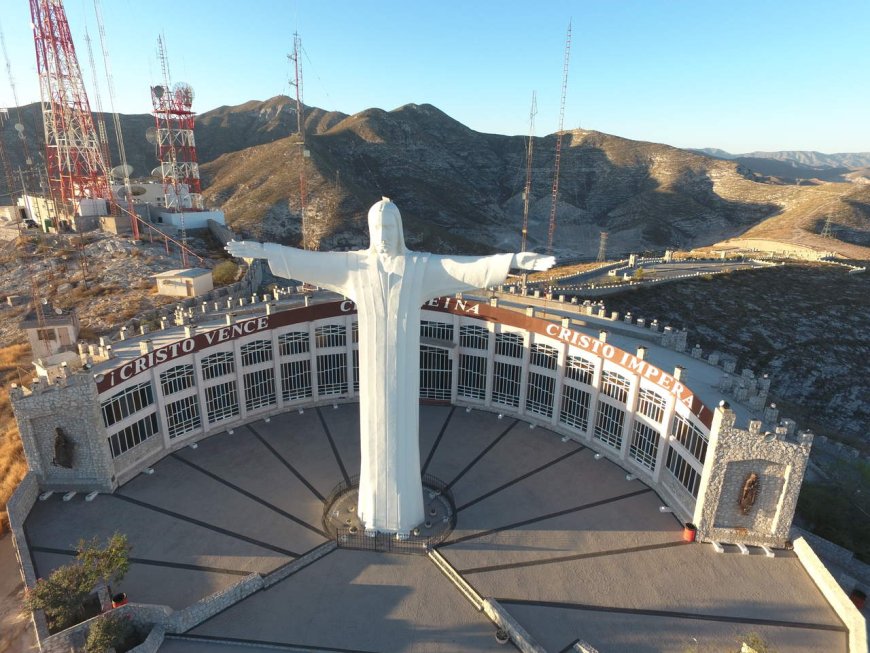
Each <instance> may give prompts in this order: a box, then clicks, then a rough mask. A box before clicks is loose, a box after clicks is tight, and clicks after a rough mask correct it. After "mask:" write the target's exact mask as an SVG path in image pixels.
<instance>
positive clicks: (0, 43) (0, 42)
mask: <svg viewBox="0 0 870 653" xmlns="http://www.w3.org/2000/svg"><path fill="white" fill-rule="evenodd" d="M0 48H2V50H3V59H4V61H5V62H6V76H7V77H8V79H9V87H10V88H11V89H12V101H13V102H14V103H15V119H16V123H15V125H14V126H15V131H16V132H18V138H19V140H20V141H21V149H22V151H23V152H24V164H25V166H26V170H27V178H28V180H30V181H32V173H33V169H32V168H33V158H32V157H31V156H30V147H29V146H28V145H27V136H26V135H25V134H24V123H23V122H22V121H21V105H20V104H19V102H18V90H17V89H16V87H15V77H13V76H12V64H10V63H9V53H8V51H7V50H6V37H5V36H4V35H3V28H2V27H0ZM10 165H11V162H10ZM19 177H20V178H21V194H22V195H26V194H27V186H28V184H27V183H26V182H25V181H24V174H23V173H21V169H20V168H19ZM9 192H10V193H11V192H12V189H11V188H10V189H9ZM13 204H14V202H13Z"/></svg>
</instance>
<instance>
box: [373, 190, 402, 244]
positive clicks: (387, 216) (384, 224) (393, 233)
mask: <svg viewBox="0 0 870 653" xmlns="http://www.w3.org/2000/svg"><path fill="white" fill-rule="evenodd" d="M369 239H370V240H369V249H370V250H372V251H375V252H378V253H381V254H404V253H405V251H406V248H405V233H404V231H403V230H402V215H401V214H400V213H399V207H398V206H396V205H395V204H393V203H392V202H391V201H390V198H389V197H384V198H383V199H382V200H381V201H380V202H377V203H375V204H374V206H372V208H370V209H369Z"/></svg>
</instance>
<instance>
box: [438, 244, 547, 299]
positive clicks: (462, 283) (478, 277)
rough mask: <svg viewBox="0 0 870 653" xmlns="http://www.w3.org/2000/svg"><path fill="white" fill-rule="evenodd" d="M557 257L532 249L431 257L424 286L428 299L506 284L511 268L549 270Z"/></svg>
mask: <svg viewBox="0 0 870 653" xmlns="http://www.w3.org/2000/svg"><path fill="white" fill-rule="evenodd" d="M553 263H555V259H554V258H553V257H552V256H543V255H541V254H535V253H533V252H520V253H519V254H495V255H493V256H435V255H432V256H430V263H429V266H427V269H426V279H425V284H424V287H425V289H426V295H427V299H431V298H433V297H439V296H441V295H448V294H451V293H455V292H462V291H465V290H474V289H476V288H488V287H490V286H497V285H499V284H501V283H504V280H505V279H507V275H508V271H509V270H510V269H511V268H520V269H523V270H547V269H549V268H550V267H551V266H552V265H553Z"/></svg>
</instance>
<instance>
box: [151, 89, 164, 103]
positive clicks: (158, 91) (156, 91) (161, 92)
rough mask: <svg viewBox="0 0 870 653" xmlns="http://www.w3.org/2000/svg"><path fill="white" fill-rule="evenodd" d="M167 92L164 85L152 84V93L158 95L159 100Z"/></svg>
mask: <svg viewBox="0 0 870 653" xmlns="http://www.w3.org/2000/svg"><path fill="white" fill-rule="evenodd" d="M165 92H166V89H165V88H163V87H162V86H152V87H151V94H152V95H153V96H154V97H156V98H157V99H158V100H159V99H160V98H162V97H163V94H164V93H165Z"/></svg>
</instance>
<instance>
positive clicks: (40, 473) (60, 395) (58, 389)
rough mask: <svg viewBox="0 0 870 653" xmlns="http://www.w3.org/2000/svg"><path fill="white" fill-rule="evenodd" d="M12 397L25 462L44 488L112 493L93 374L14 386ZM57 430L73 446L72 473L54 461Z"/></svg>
mask: <svg viewBox="0 0 870 653" xmlns="http://www.w3.org/2000/svg"><path fill="white" fill-rule="evenodd" d="M9 396H10V398H11V400H12V408H13V411H14V413H15V419H16V421H17V423H18V432H19V433H20V435H21V441H22V443H23V445H24V454H25V456H26V457H27V464H28V466H29V467H30V469H31V470H32V472H33V473H34V474H36V477H37V480H38V483H39V485H40V487H42V488H43V489H57V490H63V489H75V490H100V491H106V492H111V491H112V489H113V488H114V465H113V464H112V456H111V453H110V451H109V446H108V442H107V440H106V438H107V436H106V431H105V428H104V427H103V420H102V417H101V415H100V403H99V400H98V395H97V386H96V384H95V383H94V379H93V377H92V376H91V375H90V374H88V373H87V372H82V373H78V374H71V373H69V374H68V375H67V376H63V377H59V378H58V379H56V382H55V383H52V384H48V383H45V382H44V381H43V382H34V383H33V385H32V386H31V389H30V391H27V390H25V389H23V388H19V387H13V388H12V389H11V390H10V392H9ZM58 427H60V428H61V429H62V431H63V433H64V435H65V436H66V437H67V439H68V440H69V441H70V442H71V443H72V444H73V453H72V468H71V469H67V468H65V467H61V466H59V465H56V464H53V462H52V461H53V460H54V458H55V452H54V441H55V437H56V434H55V429H56V428H58Z"/></svg>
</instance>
